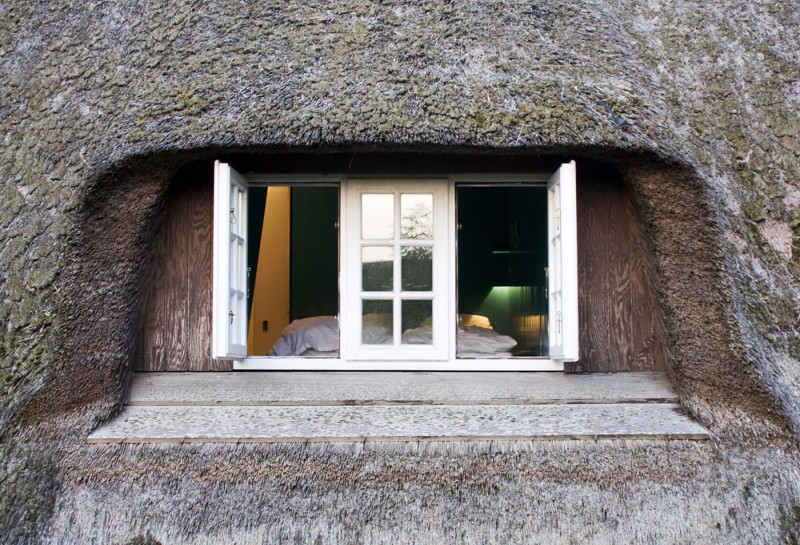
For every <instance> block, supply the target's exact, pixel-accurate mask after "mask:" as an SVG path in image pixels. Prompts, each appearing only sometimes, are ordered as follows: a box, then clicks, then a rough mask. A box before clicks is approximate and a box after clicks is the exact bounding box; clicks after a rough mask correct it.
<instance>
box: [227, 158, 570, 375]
mask: <svg viewBox="0 0 800 545" xmlns="http://www.w3.org/2000/svg"><path fill="white" fill-rule="evenodd" d="M570 170H571V172H570ZM248 178H249V180H250V181H251V182H256V183H259V182H260V183H263V182H264V181H265V178H266V177H265V176H252V175H251V176H248ZM287 178H289V177H286V178H278V177H277V176H276V177H272V178H271V179H270V180H269V181H272V180H278V181H279V183H285V179H287ZM321 178H324V177H317V176H310V177H306V176H296V175H295V176H294V179H295V180H303V183H309V182H319V181H321V180H320V179H321ZM509 178H513V180H512V181H514V182H523V181H524V182H530V181H533V182H535V183H538V184H542V185H543V184H545V183H547V180H546V179H545V178H536V177H530V176H516V177H508V176H506V177H481V176H477V177H472V176H467V177H453V178H451V179H450V180H440V182H441V183H442V188H443V189H444V191H445V194H446V198H445V199H442V200H440V201H439V202H441V203H444V204H445V207H444V211H443V212H441V213H440V214H439V215H438V219H436V220H434V221H432V225H433V227H434V229H436V228H440V227H442V228H444V229H445V233H444V235H443V236H442V237H440V240H441V241H442V242H444V250H445V251H444V252H441V254H442V255H443V256H444V259H445V263H444V264H443V265H442V266H439V267H438V269H437V270H438V271H439V272H440V273H443V274H442V275H441V276H442V278H444V287H443V288H442V289H441V290H440V291H441V293H442V294H443V295H444V297H434V298H433V299H426V298H425V297H426V296H427V295H429V292H421V293H420V294H415V293H414V292H413V291H412V290H406V293H404V294H403V296H404V297H405V296H408V297H407V298H408V299H409V302H408V303H407V306H410V307H413V306H414V305H420V304H422V303H416V301H425V300H430V301H432V304H434V305H435V304H436V302H437V301H438V302H439V303H440V304H444V305H445V310H444V311H443V312H438V313H437V312H436V311H435V309H434V308H431V309H430V312H428V311H427V307H426V308H423V309H421V310H420V309H413V308H409V309H407V310H408V311H409V312H407V314H408V316H409V317H410V316H418V315H420V314H422V313H428V314H430V318H429V319H428V320H427V322H432V324H433V326H437V324H438V325H439V326H441V327H444V333H442V334H440V335H438V339H439V340H443V341H444V342H443V343H442V344H441V346H439V349H440V350H442V351H441V352H439V353H438V354H435V355H430V350H428V353H427V354H426V353H425V350H426V349H429V348H430V347H429V346H425V345H424V344H423V345H415V344H412V342H410V341H409V340H408V339H406V342H404V341H403V333H404V331H406V330H409V329H415V328H413V327H411V326H412V325H416V324H414V323H412V322H413V321H414V320H413V319H411V318H406V320H405V323H404V320H403V319H402V317H403V312H402V303H403V298H402V297H401V298H400V300H399V301H398V302H399V304H398V305H394V301H393V304H392V307H391V312H388V311H387V309H388V306H387V305H386V303H385V301H387V300H388V299H392V298H394V297H395V296H396V295H397V294H396V293H394V292H393V293H392V295H391V297H387V296H385V297H382V298H381V297H379V298H378V299H375V300H374V301H375V302H374V303H369V305H367V310H370V308H371V307H370V305H378V307H380V305H381V304H383V307H386V308H383V307H380V308H379V309H378V310H380V311H381V312H375V313H370V312H363V310H364V309H363V308H362V306H361V304H360V303H359V305H354V304H352V302H351V300H352V298H354V297H359V298H360V297H361V296H362V295H363V294H362V293H360V291H359V290H360V286H355V285H353V283H354V282H355V283H358V284H360V282H361V279H362V274H363V268H362V266H361V263H360V261H361V258H362V254H361V252H360V251H355V250H358V249H359V246H358V244H353V243H352V242H351V241H350V240H349V239H350V238H352V237H353V236H355V237H356V238H360V235H361V226H360V223H361V222H360V216H359V215H358V214H356V213H353V212H352V211H351V209H350V206H349V205H347V204H346V199H347V195H356V194H357V192H356V188H357V187H359V184H361V186H363V184H364V183H365V181H363V180H352V179H344V178H341V179H340V183H341V186H340V187H341V190H342V206H341V210H342V212H341V216H340V218H339V220H340V225H341V229H340V235H341V237H340V245H341V247H340V248H338V251H339V252H340V259H341V263H342V265H341V270H340V284H339V286H340V290H339V294H338V295H339V297H340V298H341V300H342V305H341V308H340V312H339V315H338V318H339V320H340V323H341V324H342V337H341V341H342V342H341V357H339V358H335V359H333V360H331V359H324V360H316V361H317V363H314V362H313V361H312V360H310V359H307V358H305V359H298V358H271V359H267V358H264V357H254V358H248V359H246V360H239V361H235V362H234V368H239V369H366V368H369V369H430V370H435V369H475V370H479V369H487V370H500V369H508V370H521V369H531V370H533V369H537V370H547V369H553V370H556V369H560V368H562V366H563V361H565V359H567V358H568V357H572V358H574V359H577V325H578V324H577V263H576V261H575V260H572V265H569V262H570V259H569V256H568V258H567V259H566V260H563V259H562V261H566V263H567V264H566V265H561V268H562V270H563V268H564V267H567V268H568V267H570V266H574V271H572V272H571V273H570V274H568V275H567V276H570V277H571V278H567V281H566V284H565V289H564V294H565V296H566V297H564V299H569V298H573V299H574V303H575V306H574V321H569V320H571V318H570V317H568V315H569V314H570V312H569V311H570V308H571V307H572V304H571V302H570V304H568V305H566V307H565V306H564V304H563V301H562V305H561V306H562V311H561V312H562V314H561V317H562V322H561V323H562V327H564V330H563V331H562V335H563V336H564V338H566V339H569V341H570V342H569V343H567V345H568V346H571V347H573V348H574V351H573V352H567V351H564V350H556V351H553V350H552V340H550V345H551V346H550V350H551V356H550V358H523V357H518V358H505V359H487V358H484V357H476V358H470V359H460V360H458V361H457V360H456V346H457V342H456V328H457V323H458V322H461V321H462V320H463V319H465V316H463V315H459V313H458V311H457V308H456V296H455V290H456V287H455V285H456V263H455V255H456V251H455V250H456V236H457V235H456V219H455V218H456V216H455V210H454V209H455V202H456V199H455V192H454V187H455V183H459V184H463V183H478V182H480V183H486V182H495V183H498V182H500V183H506V182H508V181H509ZM564 178H566V179H567V182H568V184H571V192H572V195H573V204H572V205H571V206H572V207H573V210H572V212H571V213H572V220H571V221H572V223H573V225H572V228H571V229H567V231H571V234H570V233H569V232H568V233H567V235H566V236H562V241H563V242H562V243H561V246H562V247H566V248H570V247H571V248H573V249H574V250H575V254H577V251H576V240H575V239H576V228H575V225H574V221H575V217H574V163H570V164H567V165H564V166H562V168H561V169H560V170H559V172H557V173H556V175H554V176H553V177H552V178H551V180H550V186H551V188H552V187H554V180H555V186H557V185H558V184H559V183H560V182H561V180H563V179H564ZM218 181H219V179H218ZM325 181H328V182H330V181H333V180H332V179H331V178H330V177H326V178H325ZM416 182H418V184H417V186H416V187H420V185H419V183H422V185H423V187H425V188H426V189H425V191H427V190H428V189H429V188H430V187H431V183H432V181H430V180H428V181H420V180H416ZM374 183H375V184H377V185H379V186H380V187H374V188H373V190H374V191H373V192H374V193H376V194H388V193H394V192H395V191H398V190H400V189H402V188H401V187H400V185H402V183H411V181H404V180H398V181H391V180H381V181H374ZM399 184H400V185H399ZM425 191H422V192H417V193H425ZM562 193H563V191H562ZM409 194H411V195H414V194H415V193H414V192H413V191H412V192H409ZM394 197H395V199H397V202H395V203H394V204H393V206H394V207H395V212H394V215H393V216H392V221H393V223H394V225H393V226H392V233H391V234H392V237H393V238H392V239H391V241H390V239H388V238H384V239H374V241H373V242H374V245H375V246H378V245H379V240H383V241H385V242H391V244H384V246H387V247H391V249H392V253H393V254H395V255H394V256H393V258H394V259H393V261H392V264H391V267H392V270H393V271H394V269H395V268H399V269H401V272H402V267H403V260H402V248H404V247H409V248H410V247H419V246H422V247H424V246H425V244H422V245H420V244H419V243H418V239H417V238H416V237H417V236H418V235H408V234H406V235H405V236H407V237H409V238H406V239H402V244H400V246H399V248H400V251H399V259H398V254H397V253H396V250H397V246H396V244H395V240H394V239H395V238H398V237H400V236H401V235H400V234H399V233H395V232H394V231H398V230H402V229H400V228H398V226H397V221H399V218H400V217H402V215H403V214H402V208H403V199H402V198H401V195H400V194H399V193H398V194H396V195H394ZM406 200H407V201H408V199H406ZM408 202H411V201H408ZM557 204H558V203H557V202H555V204H554V201H553V200H552V199H551V202H549V203H548V211H547V215H548V218H549V219H552V218H553V217H554V215H555V214H556V213H559V214H562V216H561V217H562V226H563V217H564V214H563V210H562V211H558V209H559V208H562V209H563V205H562V206H556V205H557ZM398 205H399V207H400V208H401V211H400V212H398V211H397V207H398ZM567 206H570V205H569V204H567ZM217 211H218V214H219V208H218V207H217ZM406 215H408V214H406ZM569 215H570V213H569V211H567V214H566V216H569ZM395 216H397V217H395ZM434 217H436V214H434ZM442 219H444V221H441V220H442ZM396 220H397V221H396ZM568 222H569V218H568ZM427 225H428V226H430V225H431V223H429V224H427ZM382 236H385V237H388V233H384V234H383V235H382ZM412 237H414V238H412ZM215 239H216V233H215ZM422 240H423V241H424V240H425V239H424V238H423V239H422ZM348 246H350V248H349V249H348ZM367 246H369V244H368V245H367ZM217 255H221V254H217ZM434 255H436V254H435V253H434ZM215 261H218V260H215ZM356 261H357V262H358V265H357V266H354V265H353V262H356ZM550 269H551V270H550V271H549V275H548V278H549V279H552V276H553V275H554V274H560V273H559V272H558V271H554V270H552V269H553V267H552V265H551V267H550ZM433 276H434V277H435V276H436V274H435V273H434V274H433ZM398 278H399V281H400V283H401V286H402V283H403V280H402V275H400V276H399V277H398ZM573 281H574V287H573V285H572V284H573ZM394 283H395V277H394V276H393V277H392V288H393V289H394ZM406 287H408V286H406ZM509 287H510V286H509ZM435 291H436V290H434V292H435ZM356 293H357V294H358V295H354V294H356ZM384 295H386V294H384ZM415 295H420V296H415ZM573 295H574V297H573ZM216 299H218V297H217V291H216V290H215V300H216ZM369 300H370V301H373V299H369ZM381 301H384V302H383V303H381ZM412 302H413V304H412ZM551 303H552V302H551ZM356 307H358V308H356ZM551 307H552V304H551ZM567 307H569V308H567ZM366 314H384V315H386V314H389V315H390V322H386V323H388V324H389V325H388V327H389V328H390V329H391V331H392V335H391V344H390V346H391V347H392V349H398V348H399V349H401V350H406V349H408V350H412V349H413V350H418V349H421V350H420V351H419V352H417V355H414V353H413V350H412V351H411V352H408V353H407V354H406V355H404V356H402V357H395V358H394V359H393V358H391V357H390V358H384V359H381V358H379V357H372V356H370V357H363V355H360V354H357V352H354V350H356V348H355V347H358V346H361V347H365V348H368V349H369V348H376V349H379V350H385V351H386V352H388V351H389V350H386V346H370V345H363V344H360V343H361V339H360V337H361V335H362V334H363V333H364V332H363V316H364V315H366ZM437 314H438V318H434V316H436V315H437ZM553 315H554V314H553V310H552V309H551V311H550V323H551V324H552V323H553V322H554V320H553V319H552V316H553ZM386 318H387V316H379V317H378V320H379V321H381V320H383V321H386ZM466 318H467V319H469V320H474V319H478V321H480V318H481V317H480V316H472V317H466ZM521 318H524V320H523V321H525V320H527V323H529V324H530V323H531V318H532V317H531V316H530V315H529V314H526V315H524V316H521ZM417 322H419V319H417ZM422 322H423V323H420V324H419V325H420V326H426V325H427V323H425V322H426V320H425V319H424V318H423V319H422ZM327 325H329V326H332V327H333V328H336V332H337V333H338V325H339V324H338V323H337V322H336V319H335V318H333V323H332V324H327ZM356 326H357V327H356ZM518 327H523V326H522V325H518ZM539 327H541V326H539ZM550 329H551V330H552V327H550ZM396 331H399V332H400V344H399V346H398V345H397V344H396V342H397V340H396V339H397V336H396V335H395V332H396ZM550 333H551V334H552V331H550ZM351 334H352V335H356V336H358V337H359V339H358V342H353V337H352V335H351ZM432 338H433V339H436V338H437V335H432ZM535 338H536V340H538V339H539V338H540V336H539V334H538V333H537V335H536V336H535ZM373 341H374V339H373ZM382 342H387V341H386V340H384V341H382ZM416 342H419V339H416ZM423 342H424V340H423ZM525 342H526V343H528V345H530V344H531V341H530V340H527V341H525ZM528 352H529V353H528V354H525V355H530V351H528ZM573 353H574V356H570V354H573ZM565 354H566V355H565ZM214 355H215V357H224V358H228V359H235V360H237V359H238V358H237V357H234V356H231V355H230V354H224V353H223V354H219V353H215V354H214ZM520 355H522V354H520ZM461 356H462V357H463V355H461ZM382 362H383V363H382Z"/></svg>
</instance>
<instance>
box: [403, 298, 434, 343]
mask: <svg viewBox="0 0 800 545" xmlns="http://www.w3.org/2000/svg"><path fill="white" fill-rule="evenodd" d="M401 310H402V315H403V318H402V321H401V323H402V325H403V338H402V339H401V342H402V344H433V331H432V327H431V324H432V321H431V314H432V312H433V301H430V300H428V301H414V300H405V301H403V302H402V306H401Z"/></svg>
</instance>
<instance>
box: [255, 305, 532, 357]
mask: <svg viewBox="0 0 800 545" xmlns="http://www.w3.org/2000/svg"><path fill="white" fill-rule="evenodd" d="M463 316H468V315H463ZM470 316H471V315H470ZM473 318H477V319H473ZM390 323H391V322H390V321H389V320H386V319H382V318H381V316H380V315H368V316H365V319H364V331H363V336H364V341H365V342H366V343H367V344H390V343H391V342H392V332H391V328H390ZM459 323H460V324H474V323H479V324H480V326H478V325H460V326H459V327H458V329H457V331H456V354H457V355H458V356H460V357H466V358H481V357H494V358H497V357H509V356H511V354H510V352H509V351H510V350H511V349H513V348H514V347H515V346H517V341H515V340H514V339H513V338H511V337H509V336H508V335H501V334H499V333H497V332H496V331H495V330H493V329H492V328H491V325H490V324H489V320H488V319H486V318H485V317H472V318H470V319H462V316H461V315H460V316H459ZM486 326H488V327H486ZM431 338H432V331H431V327H430V325H429V324H425V323H423V325H421V326H420V327H416V328H412V329H407V330H406V331H405V332H403V343H405V344H431ZM338 352H339V323H338V322H337V320H336V317H335V316H314V317H312V318H302V319H300V320H294V321H292V323H291V324H289V325H288V326H286V328H285V329H284V330H283V333H282V334H281V337H280V338H279V339H278V340H277V341H276V342H275V346H273V347H272V350H271V351H270V353H269V354H268V355H270V356H279V357H291V356H303V357H315V356H316V357H336V356H338Z"/></svg>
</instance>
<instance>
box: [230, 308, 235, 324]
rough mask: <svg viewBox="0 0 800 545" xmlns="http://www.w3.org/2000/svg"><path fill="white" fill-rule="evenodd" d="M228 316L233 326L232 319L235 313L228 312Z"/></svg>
mask: <svg viewBox="0 0 800 545" xmlns="http://www.w3.org/2000/svg"><path fill="white" fill-rule="evenodd" d="M228 316H230V318H231V325H233V317H234V316H236V313H235V312H233V310H229V311H228Z"/></svg>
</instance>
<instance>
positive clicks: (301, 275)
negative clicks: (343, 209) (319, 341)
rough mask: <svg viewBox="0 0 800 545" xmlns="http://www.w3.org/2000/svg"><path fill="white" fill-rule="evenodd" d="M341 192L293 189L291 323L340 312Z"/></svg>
mask: <svg viewBox="0 0 800 545" xmlns="http://www.w3.org/2000/svg"><path fill="white" fill-rule="evenodd" d="M338 221H339V189H338V188H337V187H298V186H295V187H293V188H292V217H291V230H292V237H291V297H290V301H291V303H290V310H289V314H290V317H291V319H292V320H296V319H298V318H307V317H309V316H335V315H336V314H338V312H339V232H338V229H337V225H338Z"/></svg>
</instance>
